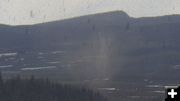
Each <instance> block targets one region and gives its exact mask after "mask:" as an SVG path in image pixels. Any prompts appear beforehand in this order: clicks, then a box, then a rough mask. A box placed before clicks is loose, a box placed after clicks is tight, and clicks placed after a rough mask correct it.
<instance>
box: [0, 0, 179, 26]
mask: <svg viewBox="0 0 180 101" xmlns="http://www.w3.org/2000/svg"><path fill="white" fill-rule="evenodd" d="M113 10H123V11H125V12H127V13H128V14H129V15H130V16H132V17H145V16H161V15H170V14H180V0H0V24H11V25H19V24H35V23H42V22H47V21H54V20H61V19H66V18H71V17H76V16H81V15H87V14H94V13H100V12H108V11H113Z"/></svg>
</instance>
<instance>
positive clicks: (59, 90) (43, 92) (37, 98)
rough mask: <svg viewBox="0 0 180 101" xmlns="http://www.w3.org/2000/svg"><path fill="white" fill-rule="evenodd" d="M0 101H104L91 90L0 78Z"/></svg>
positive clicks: (41, 80) (28, 80)
mask: <svg viewBox="0 0 180 101" xmlns="http://www.w3.org/2000/svg"><path fill="white" fill-rule="evenodd" d="M0 101H106V99H105V98H104V97H103V96H101V95H100V94H98V93H96V92H93V91H91V90H88V89H85V88H80V87H72V86H70V85H61V84H59V83H52V82H50V81H49V80H43V79H35V78H34V77H31V78H29V79H21V78H20V77H16V78H12V79H8V80H3V79H2V77H1V76H0Z"/></svg>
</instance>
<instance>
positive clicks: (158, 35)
mask: <svg viewBox="0 0 180 101" xmlns="http://www.w3.org/2000/svg"><path fill="white" fill-rule="evenodd" d="M179 27H180V16H179V15H168V16H161V17H148V18H131V17H129V16H128V15H127V14H126V13H125V12H122V11H114V12H107V13H102V14H95V15H88V16H82V17H78V18H72V19H67V20H62V21H55V22H48V23H42V24H36V25H28V26H26V25H24V26H7V25H0V69H1V70H2V71H3V72H4V73H5V74H13V73H20V74H23V75H28V74H35V75H39V76H52V78H55V79H63V80H77V79H78V80H86V79H94V78H100V79H104V78H110V79H111V80H121V79H125V78H126V79H127V78H129V79H140V80H143V79H153V80H155V79H158V80H167V75H169V74H172V75H171V76H170V77H169V80H180V79H179V77H180V76H179V73H178V72H179V70H180V67H179V65H180V64H179V63H180V55H179V54H180V46H179V43H180V40H179V38H180V34H179V33H180V28H179ZM33 68H34V69H33Z"/></svg>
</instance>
